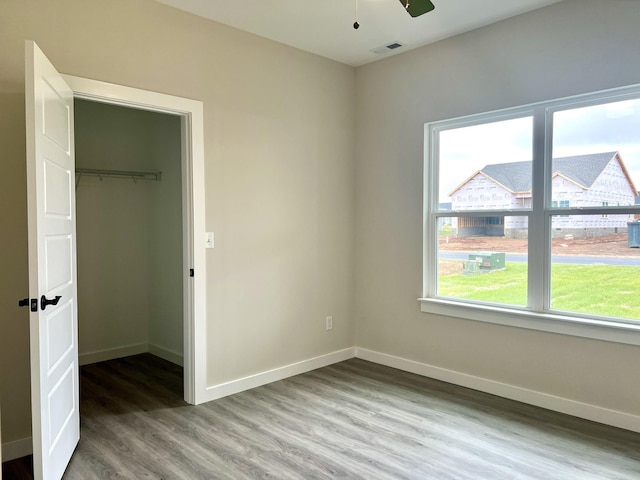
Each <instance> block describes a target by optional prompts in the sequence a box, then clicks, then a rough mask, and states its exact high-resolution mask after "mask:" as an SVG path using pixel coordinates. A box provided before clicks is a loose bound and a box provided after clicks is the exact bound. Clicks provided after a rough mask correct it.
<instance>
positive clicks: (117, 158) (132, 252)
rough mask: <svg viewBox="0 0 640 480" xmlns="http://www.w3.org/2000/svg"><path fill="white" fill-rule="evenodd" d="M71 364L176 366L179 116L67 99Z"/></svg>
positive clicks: (179, 344)
mask: <svg viewBox="0 0 640 480" xmlns="http://www.w3.org/2000/svg"><path fill="white" fill-rule="evenodd" d="M74 110H75V112H74V116H75V152H76V161H75V163H76V222H77V223H76V231H77V258H78V262H77V265H78V347H79V361H80V364H81V365H82V364H87V363H95V362H97V361H103V360H109V359H113V358H119V357H123V356H128V355H133V354H137V353H142V352H150V353H152V354H154V355H157V356H159V357H161V358H164V359H165V360H169V361H171V362H172V363H176V364H178V365H181V366H182V365H183V356H184V352H183V345H184V342H183V331H184V320H183V312H184V305H183V276H184V275H183V228H182V226H183V218H182V215H183V211H182V198H183V192H182V185H183V182H182V135H181V118H180V117H179V116H177V115H170V114H167V113H159V112H153V111H148V110H141V109H136V108H128V107H124V106H120V105H112V104H107V103H100V102H95V101H91V100H84V99H76V100H75V101H74Z"/></svg>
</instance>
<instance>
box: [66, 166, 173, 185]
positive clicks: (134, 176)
mask: <svg viewBox="0 0 640 480" xmlns="http://www.w3.org/2000/svg"><path fill="white" fill-rule="evenodd" d="M76 175H77V176H78V181H79V180H80V177H81V176H82V175H88V176H93V177H99V178H100V179H102V178H103V177H112V178H116V177H117V178H130V179H131V180H133V181H134V182H135V181H137V180H155V181H156V182H159V181H160V179H161V178H162V172H129V171H126V170H103V169H99V168H76Z"/></svg>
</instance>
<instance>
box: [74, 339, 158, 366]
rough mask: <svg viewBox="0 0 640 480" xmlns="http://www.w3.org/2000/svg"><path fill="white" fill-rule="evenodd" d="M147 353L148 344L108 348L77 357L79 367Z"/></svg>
mask: <svg viewBox="0 0 640 480" xmlns="http://www.w3.org/2000/svg"><path fill="white" fill-rule="evenodd" d="M148 351H149V344H147V343H138V344H135V345H127V346H126V347H116V348H109V349H107V350H98V351H97V352H88V353H82V354H80V355H78V362H79V364H80V365H88V364H90V363H97V362H104V361H107V360H114V359H116V358H122V357H128V356H130V355H138V354H139V353H146V352H148Z"/></svg>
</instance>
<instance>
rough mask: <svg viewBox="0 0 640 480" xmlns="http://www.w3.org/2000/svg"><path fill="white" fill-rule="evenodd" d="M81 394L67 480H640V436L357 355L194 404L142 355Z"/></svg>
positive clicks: (175, 378)
mask: <svg viewBox="0 0 640 480" xmlns="http://www.w3.org/2000/svg"><path fill="white" fill-rule="evenodd" d="M81 394H82V401H81V415H82V427H81V439H80V444H79V445H78V448H77V451H76V453H75V454H74V456H73V459H72V461H71V464H70V465H69V468H68V469H67V472H66V473H65V476H64V478H65V479H66V480H70V479H74V480H75V479H82V480H90V479H165V480H174V479H175V480H178V479H188V480H193V479H233V480H241V479H278V480H280V479H282V480H284V479H367V480H378V479H434V480H447V479H456V480H462V479H468V480H478V479H482V480H500V479H519V480H526V479H532V480H533V479H535V480H541V479H554V480H556V479H557V480H614V479H620V480H622V479H625V480H638V479H640V434H636V433H632V432H628V431H625V430H620V429H616V428H613V427H607V426H604V425H600V424H596V423H592V422H588V421H584V420H579V419H576V418H573V417H570V416H566V415H562V414H558V413H554V412H550V411H547V410H543V409H539V408H536V407H532V406H528V405H524V404H521V403H518V402H514V401H510V400H505V399H502V398H499V397H495V396H492V395H487V394H483V393H479V392H475V391H472V390H468V389H465V388H462V387H457V386H453V385H450V384H446V383H442V382H438V381H435V380H430V379H427V378H423V377H420V376H417V375H412V374H409V373H405V372H401V371H398V370H394V369H391V368H387V367H382V366H379V365H375V364H372V363H369V362H366V361H363V360H358V359H352V360H348V361H346V362H342V363H339V364H336V365H333V366H330V367H325V368H321V369H319V370H315V371H313V372H309V373H306V374H303V375H299V376H296V377H293V378H289V379H287V380H283V381H279V382H275V383H272V384H270V385H266V386H263V387H260V388H256V389H254V390H251V391H248V392H244V393H240V394H237V395H233V396H230V397H227V398H223V399H221V400H217V401H214V402H210V403H207V404H204V405H200V406H190V405H187V404H185V403H184V402H183V401H182V400H181V397H182V370H181V369H180V368H179V367H176V366H174V365H172V364H170V363H167V362H165V361H163V360H160V359H158V358H156V357H154V356H152V355H149V354H144V355H137V356H134V357H129V358H124V359H119V360H113V361H109V362H104V363H100V364H94V365H87V366H84V367H82V369H81ZM3 473H4V475H5V476H4V477H3V478H4V480H12V479H23V478H25V479H26V478H32V474H31V472H30V467H29V458H28V457H26V458H25V459H20V460H14V461H12V462H8V463H6V464H5V465H4V466H3Z"/></svg>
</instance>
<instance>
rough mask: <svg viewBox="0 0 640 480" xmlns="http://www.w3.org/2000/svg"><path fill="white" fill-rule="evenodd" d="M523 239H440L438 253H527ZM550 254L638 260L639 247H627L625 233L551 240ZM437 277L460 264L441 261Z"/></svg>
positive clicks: (457, 272)
mask: <svg viewBox="0 0 640 480" xmlns="http://www.w3.org/2000/svg"><path fill="white" fill-rule="evenodd" d="M527 245H528V242H527V240H518V239H513V238H502V237H467V238H454V237H449V239H448V243H447V238H446V237H442V238H441V239H440V250H441V251H449V252H460V251H462V252H505V253H527ZM552 248H553V254H554V255H591V256H613V257H640V248H630V247H629V243H628V240H627V234H626V233H617V234H615V235H607V236H604V237H594V238H574V239H564V238H558V239H554V240H553V241H552ZM438 269H439V272H440V275H461V274H462V262H461V261H459V260H444V261H441V262H440V264H439V267H438Z"/></svg>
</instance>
